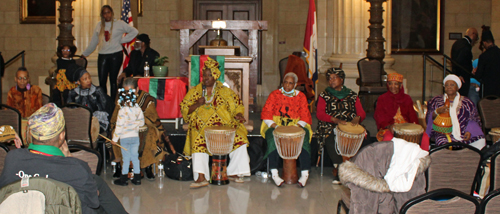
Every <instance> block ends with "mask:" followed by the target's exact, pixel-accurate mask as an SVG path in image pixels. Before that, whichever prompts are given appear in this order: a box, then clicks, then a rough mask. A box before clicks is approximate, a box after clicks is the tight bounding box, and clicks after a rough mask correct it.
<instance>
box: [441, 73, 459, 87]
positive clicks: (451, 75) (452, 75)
mask: <svg viewBox="0 0 500 214" xmlns="http://www.w3.org/2000/svg"><path fill="white" fill-rule="evenodd" d="M448 80H453V81H455V82H456V83H457V86H458V88H461V87H462V81H461V80H460V78H459V77H458V76H457V75H455V74H450V75H448V76H446V78H444V80H443V85H444V84H446V81H448Z"/></svg>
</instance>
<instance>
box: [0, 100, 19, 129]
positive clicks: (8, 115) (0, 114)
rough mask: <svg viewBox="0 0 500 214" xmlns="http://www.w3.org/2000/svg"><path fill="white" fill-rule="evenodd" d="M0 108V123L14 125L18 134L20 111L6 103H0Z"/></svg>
mask: <svg viewBox="0 0 500 214" xmlns="http://www.w3.org/2000/svg"><path fill="white" fill-rule="evenodd" d="M1 106H2V108H1V109H0V124H2V125H9V126H12V127H14V130H15V131H16V133H17V134H18V135H20V134H21V124H22V123H21V119H22V117H21V113H20V112H19V111H18V110H17V109H15V108H12V107H10V106H8V105H5V104H1Z"/></svg>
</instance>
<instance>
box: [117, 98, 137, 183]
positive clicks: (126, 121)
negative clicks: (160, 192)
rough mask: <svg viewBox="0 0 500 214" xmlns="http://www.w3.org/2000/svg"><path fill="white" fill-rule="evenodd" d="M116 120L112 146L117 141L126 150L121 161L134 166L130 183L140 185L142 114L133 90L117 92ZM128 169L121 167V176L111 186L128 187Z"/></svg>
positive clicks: (123, 150)
mask: <svg viewBox="0 0 500 214" xmlns="http://www.w3.org/2000/svg"><path fill="white" fill-rule="evenodd" d="M118 96H119V98H118V104H119V105H120V107H121V108H120V110H119V111H118V119H117V120H116V128H115V132H114V133H113V141H112V142H111V143H112V144H113V145H116V144H117V143H116V142H118V140H120V144H121V145H122V146H123V147H124V148H125V149H127V150H125V149H123V148H122V150H121V152H122V156H123V157H122V159H123V163H124V164H125V165H128V163H130V161H132V164H133V165H134V179H133V180H132V183H133V184H135V185H141V165H140V163H139V127H141V126H143V125H144V114H143V113H142V110H141V108H140V107H139V105H137V97H136V95H135V89H130V90H128V91H125V89H123V88H120V89H119V90H118ZM127 174H128V167H122V175H121V176H120V178H119V179H116V180H115V181H114V182H113V184H115V185H120V186H126V185H128V182H127V180H128V176H127Z"/></svg>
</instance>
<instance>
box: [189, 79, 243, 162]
mask: <svg viewBox="0 0 500 214" xmlns="http://www.w3.org/2000/svg"><path fill="white" fill-rule="evenodd" d="M212 90H213V91H212V94H213V99H212V102H210V103H208V100H209V99H206V101H207V103H206V104H204V105H202V106H200V107H198V108H197V109H196V110H194V111H193V112H191V114H188V112H189V107H190V106H192V105H193V104H195V103H196V101H197V100H198V99H200V98H201V96H202V95H203V89H202V84H201V83H200V84H198V85H196V86H195V87H194V88H191V89H190V90H189V91H188V93H187V94H186V96H185V97H184V99H183V100H182V102H181V112H182V117H183V118H184V121H185V122H186V123H189V128H188V132H187V135H186V144H185V145H184V154H185V155H191V154H192V153H207V154H210V153H209V152H208V150H207V145H206V142H205V128H206V127H211V126H229V127H233V128H235V129H236V136H235V138H234V145H233V151H234V150H235V149H237V148H239V147H240V146H243V145H246V146H248V139H247V134H248V132H247V130H246V129H245V126H244V125H243V124H242V123H240V122H239V121H237V120H236V119H234V117H235V116H236V115H237V114H239V113H241V114H244V112H245V107H244V106H243V102H242V101H241V100H240V98H239V96H238V95H237V94H236V93H234V91H233V90H232V89H230V88H228V87H225V86H223V85H222V83H221V82H219V81H216V82H215V84H214V87H213V89H212Z"/></svg>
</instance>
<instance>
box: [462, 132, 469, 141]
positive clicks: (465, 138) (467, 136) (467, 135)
mask: <svg viewBox="0 0 500 214" xmlns="http://www.w3.org/2000/svg"><path fill="white" fill-rule="evenodd" d="M463 138H464V140H465V141H468V140H470V132H465V134H464V137H463Z"/></svg>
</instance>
